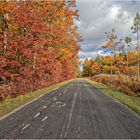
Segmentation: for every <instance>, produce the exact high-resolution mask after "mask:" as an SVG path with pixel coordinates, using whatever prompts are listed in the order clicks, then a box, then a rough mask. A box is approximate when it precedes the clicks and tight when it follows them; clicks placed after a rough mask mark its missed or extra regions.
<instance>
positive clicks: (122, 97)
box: [85, 78, 140, 115]
mask: <svg viewBox="0 0 140 140" xmlns="http://www.w3.org/2000/svg"><path fill="white" fill-rule="evenodd" d="M85 80H87V81H88V82H90V83H92V84H93V85H95V86H96V87H97V88H100V89H101V91H103V92H104V93H105V94H109V95H111V96H112V97H113V98H115V99H117V100H119V101H120V102H121V103H123V104H125V105H126V106H128V107H129V108H131V109H132V110H134V111H135V112H136V113H138V114H139V115H140V98H138V97H132V96H128V95H126V94H125V93H122V92H120V91H118V90H115V89H113V88H110V87H108V86H106V85H104V84H102V83H98V82H95V81H92V80H90V79H88V78H85Z"/></svg>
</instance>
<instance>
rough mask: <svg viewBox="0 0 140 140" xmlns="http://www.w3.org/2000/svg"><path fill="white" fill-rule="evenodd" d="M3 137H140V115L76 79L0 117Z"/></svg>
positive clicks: (0, 131)
mask: <svg viewBox="0 0 140 140" xmlns="http://www.w3.org/2000/svg"><path fill="white" fill-rule="evenodd" d="M0 138H1V139H3V138H5V139H8V138H10V139H13V138H14V139H25V138H26V139H31V138H32V139H35V138H36V139H40V138H41V139H47V138H48V139H51V138H53V139H57V138H61V139H63V138H69V139H71V138H73V139H80V138H82V139H89V138H99V139H102V138H106V139H109V138H111V139H114V138H117V139H120V138H122V139H129V138H131V139H133V138H140V116H138V115H137V114H135V113H134V112H133V111H131V110H130V109H128V108H127V107H126V106H124V105H122V104H121V103H119V102H118V101H116V100H114V99H112V98H111V97H109V96H107V95H105V94H104V93H102V92H101V91H100V90H98V89H97V88H96V87H94V86H93V85H92V84H90V83H88V82H87V81H85V80H82V79H77V80H74V81H73V82H70V83H68V84H66V85H64V86H62V87H60V88H58V89H56V90H53V91H51V92H49V93H47V94H46V95H44V96H43V97H41V98H39V99H38V100H36V101H34V102H32V103H30V104H28V105H26V106H25V107H23V108H21V109H20V110H18V111H16V112H15V113H13V114H11V115H9V116H8V117H6V118H4V119H1V120H0Z"/></svg>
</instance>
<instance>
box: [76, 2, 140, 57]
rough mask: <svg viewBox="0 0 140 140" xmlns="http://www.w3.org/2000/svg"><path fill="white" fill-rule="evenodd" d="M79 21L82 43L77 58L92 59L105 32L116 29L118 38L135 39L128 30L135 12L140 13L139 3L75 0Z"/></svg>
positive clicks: (101, 42)
mask: <svg viewBox="0 0 140 140" xmlns="http://www.w3.org/2000/svg"><path fill="white" fill-rule="evenodd" d="M77 8H78V9H79V14H80V21H77V22H76V25H78V27H79V30H78V31H79V33H80V34H81V35H82V36H83V38H84V41H83V42H82V43H81V51H80V53H79V57H80V58H81V59H83V58H86V57H88V58H92V57H95V56H96V55H97V54H98V51H99V50H100V46H101V45H102V44H103V43H104V42H105V40H106V37H105V32H106V31H107V32H109V31H111V29H112V28H115V29H116V33H117V35H118V36H119V37H120V38H124V37H126V36H130V37H133V38H135V36H134V35H133V34H132V31H131V30H130V28H131V26H132V25H133V19H134V16H135V14H136V12H140V1H134V0H131V1H128V0H126V1H124V0H123V1H121V0H116V1H115V0H77Z"/></svg>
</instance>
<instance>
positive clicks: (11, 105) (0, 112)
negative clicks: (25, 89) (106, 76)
mask: <svg viewBox="0 0 140 140" xmlns="http://www.w3.org/2000/svg"><path fill="white" fill-rule="evenodd" d="M72 80H73V79H72ZM72 80H68V81H64V82H61V83H58V84H56V85H52V86H50V87H47V88H43V89H40V90H37V91H34V92H30V93H28V94H25V95H21V96H18V97H16V98H10V97H8V98H7V99H6V100H5V101H4V102H2V103H0V117H2V116H4V115H6V114H7V113H10V112H11V111H13V110H15V109H16V108H18V107H20V106H22V105H24V104H26V103H28V102H30V101H32V100H34V99H36V98H38V97H40V96H41V95H43V94H46V93H47V92H49V91H51V90H53V89H55V88H57V87H60V86H63V85H64V84H66V83H68V82H70V81H72Z"/></svg>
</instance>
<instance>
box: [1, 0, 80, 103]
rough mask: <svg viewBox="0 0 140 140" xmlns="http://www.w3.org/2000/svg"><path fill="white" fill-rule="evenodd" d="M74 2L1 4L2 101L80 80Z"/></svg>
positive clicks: (5, 2) (6, 0)
mask: <svg viewBox="0 0 140 140" xmlns="http://www.w3.org/2000/svg"><path fill="white" fill-rule="evenodd" d="M78 17H79V15H78V10H76V8H75V1H65V0H62V1H51V0H47V1H38V0H37V1H16V0H15V1H8V0H5V1H1V2H0V101H4V100H5V99H6V98H7V97H12V98H15V97H17V96H18V95H23V94H26V93H29V92H32V91H36V90H38V89H41V88H43V87H47V86H50V85H53V84H56V83H58V82H62V81H65V80H68V79H71V78H75V77H77V75H78V73H79V59H78V52H79V49H80V46H79V45H78V42H79V41H81V36H80V35H79V34H78V32H77V27H76V26H75V25H74V21H75V20H78Z"/></svg>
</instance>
